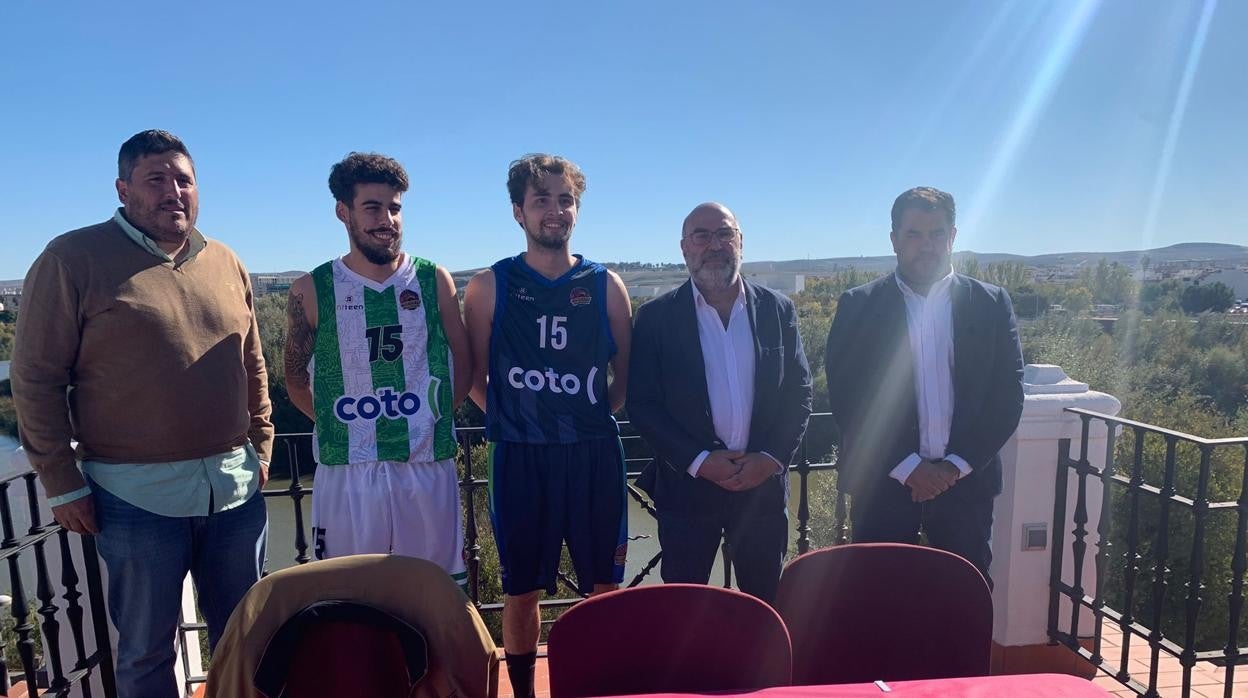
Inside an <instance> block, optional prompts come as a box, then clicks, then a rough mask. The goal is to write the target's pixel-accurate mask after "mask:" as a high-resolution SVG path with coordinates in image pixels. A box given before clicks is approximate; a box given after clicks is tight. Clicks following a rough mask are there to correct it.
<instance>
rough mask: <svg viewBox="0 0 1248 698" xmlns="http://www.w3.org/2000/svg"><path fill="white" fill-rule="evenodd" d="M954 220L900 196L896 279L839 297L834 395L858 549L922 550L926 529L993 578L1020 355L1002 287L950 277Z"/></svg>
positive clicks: (924, 198)
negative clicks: (908, 546) (893, 545)
mask: <svg viewBox="0 0 1248 698" xmlns="http://www.w3.org/2000/svg"><path fill="white" fill-rule="evenodd" d="M954 215H955V209H954V202H953V197H952V196H950V195H949V194H947V193H945V192H942V191H939V190H937V189H932V188H930V187H918V188H915V189H911V190H909V191H907V192H905V193H903V194H902V195H901V196H899V197H897V200H896V202H894V204H893V210H892V233H891V238H892V242H893V251H894V252H895V253H896V254H897V270H896V272H895V273H892V274H888V275H887V276H884V277H882V278H880V279H877V280H875V281H873V282H871V283H869V284H866V285H864V286H859V287H858V288H854V289H850V290H849V291H846V292H845V293H844V294H843V295H842V296H841V298H840V302H839V304H838V305H837V311H836V317H835V319H834V320H833V322H832V329H831V331H830V332H829V333H828V345H827V364H826V367H827V377H828V396H829V398H830V401H831V410H832V412H833V414H834V415H835V417H836V422H837V425H838V426H839V428H840V431H841V445H840V450H839V452H838V457H837V464H838V469H839V473H840V474H839V481H838V482H839V486H840V488H841V490H842V491H844V492H847V493H849V494H850V495H851V497H852V508H851V520H852V523H853V538H854V541H855V542H899V543H917V542H918V538H919V531H920V529H922V530H923V531H924V532H925V533H926V534H927V539H928V541H929V542H930V543H931V544H932V545H933V546H934V547H937V548H941V549H943V550H948V551H950V552H953V553H956V554H958V555H961V556H962V557H964V558H966V559H967V560H969V561H970V562H971V563H972V564H974V565H975V566H976V567H977V568H978V569H979V571H980V572H982V573H983V575H984V578H985V579H988V566H989V564H990V563H991V561H992V550H991V546H990V541H991V534H992V500H993V498H994V497H996V496H997V495H998V494H1000V493H1001V459H1000V457H999V456H998V451H1000V450H1001V447H1002V446H1004V445H1005V442H1006V441H1007V440H1008V439H1009V438H1010V435H1011V434H1013V433H1014V429H1015V428H1016V427H1017V426H1018V420H1019V417H1020V416H1021V414H1022V409H1023V388H1022V373H1023V359H1022V350H1021V348H1020V346H1019V341H1018V325H1017V323H1016V321H1015V319H1014V309H1013V306H1012V305H1011V304H1010V297H1009V295H1008V294H1007V293H1006V292H1005V290H1003V289H1001V288H998V287H996V286H993V285H991V284H986V283H983V282H981V281H977V280H975V279H972V278H969V277H966V276H962V275H960V274H955V273H954V272H953V269H952V266H951V263H950V256H951V252H952V250H953V241H954V238H955V236H956V235H957V228H956V227H954ZM989 583H990V584H991V580H989Z"/></svg>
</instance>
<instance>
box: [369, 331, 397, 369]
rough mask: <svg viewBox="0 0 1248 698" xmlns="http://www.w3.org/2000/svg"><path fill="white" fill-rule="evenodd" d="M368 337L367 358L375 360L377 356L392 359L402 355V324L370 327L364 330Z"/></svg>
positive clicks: (387, 359)
mask: <svg viewBox="0 0 1248 698" xmlns="http://www.w3.org/2000/svg"><path fill="white" fill-rule="evenodd" d="M364 336H366V337H368V360H369V361H370V362H372V361H376V360H377V359H378V357H380V358H382V359H385V360H386V361H394V360H395V359H397V358H399V357H400V356H402V355H403V326H402V325H382V326H380V327H370V328H368V329H367V330H365V331H364Z"/></svg>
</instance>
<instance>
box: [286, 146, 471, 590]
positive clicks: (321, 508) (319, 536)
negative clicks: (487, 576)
mask: <svg viewBox="0 0 1248 698" xmlns="http://www.w3.org/2000/svg"><path fill="white" fill-rule="evenodd" d="M407 188H408V178H407V173H406V172H405V171H404V170H403V166H402V165H400V164H399V163H398V162H397V161H395V160H393V159H391V158H388V157H385V156H382V155H378V154H375V153H367V154H365V153H351V154H350V155H348V156H347V158H346V159H344V160H343V161H342V162H340V163H338V164H336V165H334V167H333V170H332V171H331V172H330V175H329V189H330V191H331V192H332V193H333V195H334V198H335V199H336V200H337V204H336V207H335V211H336V213H337V216H338V220H340V221H342V223H343V225H345V226H346V228H347V236H348V240H349V242H350V246H351V249H350V251H349V252H348V253H347V254H345V255H343V256H342V257H340V258H337V259H333V260H330V261H329V262H326V263H325V264H322V265H321V266H319V267H317V268H316V269H314V270H313V271H312V273H311V274H308V275H305V276H302V277H300V278H299V279H298V280H296V281H295V282H294V284H292V285H291V288H290V301H289V305H288V308H287V325H288V326H287V335H286V351H285V363H286V388H287V391H288V392H289V393H290V399H291V402H293V403H294V404H295V406H296V407H298V408H299V409H300V410H301V411H302V412H303V413H304V414H306V415H308V417H310V418H311V419H312V420H313V422H315V424H316V427H315V434H314V439H313V448H314V452H315V454H316V460H317V468H316V495H315V496H314V497H313V498H312V530H313V533H314V535H315V540H316V557H317V558H318V559H323V558H329V557H340V556H343V555H354V554H359V553H395V554H399V555H407V556H410V557H419V558H424V559H427V560H431V561H433V562H436V563H438V564H439V565H442V567H443V568H444V569H446V571H447V573H449V574H450V575H451V576H452V577H454V578H455V580H456V581H458V582H460V583H461V584H463V583H464V580H465V574H464V562H463V553H462V551H463V529H462V527H461V524H460V504H459V479H458V477H457V472H456V467H455V453H456V443H455V430H454V424H453V420H454V410H455V406H456V405H458V404H459V403H460V402H461V401H463V399H464V397H465V396H466V395H467V394H468V389H469V386H470V384H471V382H472V365H471V356H470V353H469V350H468V338H467V334H466V332H465V330H464V324H463V320H462V318H461V317H460V314H459V302H458V300H457V298H456V295H455V282H454V281H453V280H452V279H451V275H450V274H449V273H448V272H447V271H446V269H444V268H442V267H440V266H437V265H435V264H433V263H432V262H429V261H428V260H424V259H420V258H418V257H413V256H410V255H408V254H405V253H404V252H403V251H402V249H401V245H402V242H403V214H402V196H403V193H404V192H405V191H407Z"/></svg>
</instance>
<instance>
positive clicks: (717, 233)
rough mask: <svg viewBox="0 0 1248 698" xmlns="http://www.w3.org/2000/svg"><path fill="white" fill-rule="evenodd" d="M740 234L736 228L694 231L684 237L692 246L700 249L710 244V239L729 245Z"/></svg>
mask: <svg viewBox="0 0 1248 698" xmlns="http://www.w3.org/2000/svg"><path fill="white" fill-rule="evenodd" d="M740 233H741V231H740V230H738V229H736V228H720V229H719V230H696V231H694V232H692V233H689V234H688V235H687V236H685V239H686V240H689V241H690V242H692V243H693V244H695V245H697V246H699V247H702V246H704V245H709V244H711V239H712V238H713V239H715V240H719V241H720V242H722V243H723V244H725V245H731V244H732V243H734V242H736V240H737V235H739V234H740Z"/></svg>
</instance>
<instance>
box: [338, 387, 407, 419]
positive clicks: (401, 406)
mask: <svg viewBox="0 0 1248 698" xmlns="http://www.w3.org/2000/svg"><path fill="white" fill-rule="evenodd" d="M419 411H420V397H418V396H417V395H416V393H395V392H394V390H393V389H392V388H382V389H381V390H378V391H377V392H376V393H375V394H373V395H359V396H353V395H343V396H342V397H340V398H338V399H337V400H335V401H334V416H335V417H337V418H338V421H340V422H343V423H344V424H345V423H349V422H354V421H355V420H357V419H362V420H364V421H366V422H375V421H377V420H378V419H380V418H382V417H385V418H386V419H399V418H400V417H411V416H412V415H414V414H416V413H417V412H419Z"/></svg>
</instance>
